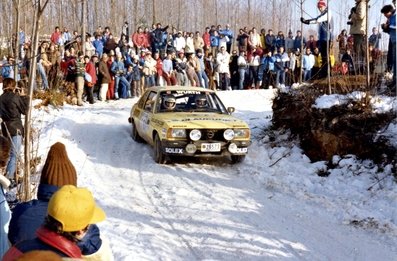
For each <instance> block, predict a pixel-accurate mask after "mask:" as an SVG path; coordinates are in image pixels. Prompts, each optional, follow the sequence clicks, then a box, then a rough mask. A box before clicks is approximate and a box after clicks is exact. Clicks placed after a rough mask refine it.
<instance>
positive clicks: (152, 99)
mask: <svg viewBox="0 0 397 261" xmlns="http://www.w3.org/2000/svg"><path fill="white" fill-rule="evenodd" d="M156 99H157V92H155V91H151V92H150V93H149V95H148V96H147V99H146V100H145V102H144V104H143V108H142V112H141V115H140V118H139V129H140V130H141V132H140V133H139V134H140V135H141V137H142V138H144V139H145V140H146V141H148V142H149V143H150V144H151V143H152V142H153V141H152V131H153V128H152V126H151V125H150V120H151V118H152V116H153V111H154V106H155V105H156Z"/></svg>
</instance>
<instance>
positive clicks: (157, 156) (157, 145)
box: [154, 133, 167, 164]
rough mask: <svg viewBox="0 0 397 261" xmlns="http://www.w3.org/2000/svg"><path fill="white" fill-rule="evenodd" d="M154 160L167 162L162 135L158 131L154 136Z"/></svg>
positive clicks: (160, 162)
mask: <svg viewBox="0 0 397 261" xmlns="http://www.w3.org/2000/svg"><path fill="white" fill-rule="evenodd" d="M154 161H156V162H157V163H159V164H165V163H166V162H167V160H166V155H165V154H164V152H163V146H162V145H161V141H160V137H159V135H158V134H157V133H156V136H155V137H154Z"/></svg>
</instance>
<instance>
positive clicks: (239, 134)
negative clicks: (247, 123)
mask: <svg viewBox="0 0 397 261" xmlns="http://www.w3.org/2000/svg"><path fill="white" fill-rule="evenodd" d="M249 136H250V130H249V129H235V130H234V137H235V138H249Z"/></svg>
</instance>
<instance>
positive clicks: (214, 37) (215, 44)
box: [210, 30, 220, 56]
mask: <svg viewBox="0 0 397 261" xmlns="http://www.w3.org/2000/svg"><path fill="white" fill-rule="evenodd" d="M219 39H220V37H219V33H218V31H216V30H214V31H212V33H211V36H210V42H211V52H212V54H213V55H214V56H216V55H217V54H218V51H219V50H218V48H219Z"/></svg>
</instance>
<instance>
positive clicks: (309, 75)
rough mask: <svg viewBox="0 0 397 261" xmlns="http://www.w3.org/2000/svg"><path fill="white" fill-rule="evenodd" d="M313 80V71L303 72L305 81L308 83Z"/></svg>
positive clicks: (305, 70)
mask: <svg viewBox="0 0 397 261" xmlns="http://www.w3.org/2000/svg"><path fill="white" fill-rule="evenodd" d="M311 78H312V70H307V69H304V70H303V81H308V80H310V79H311Z"/></svg>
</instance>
